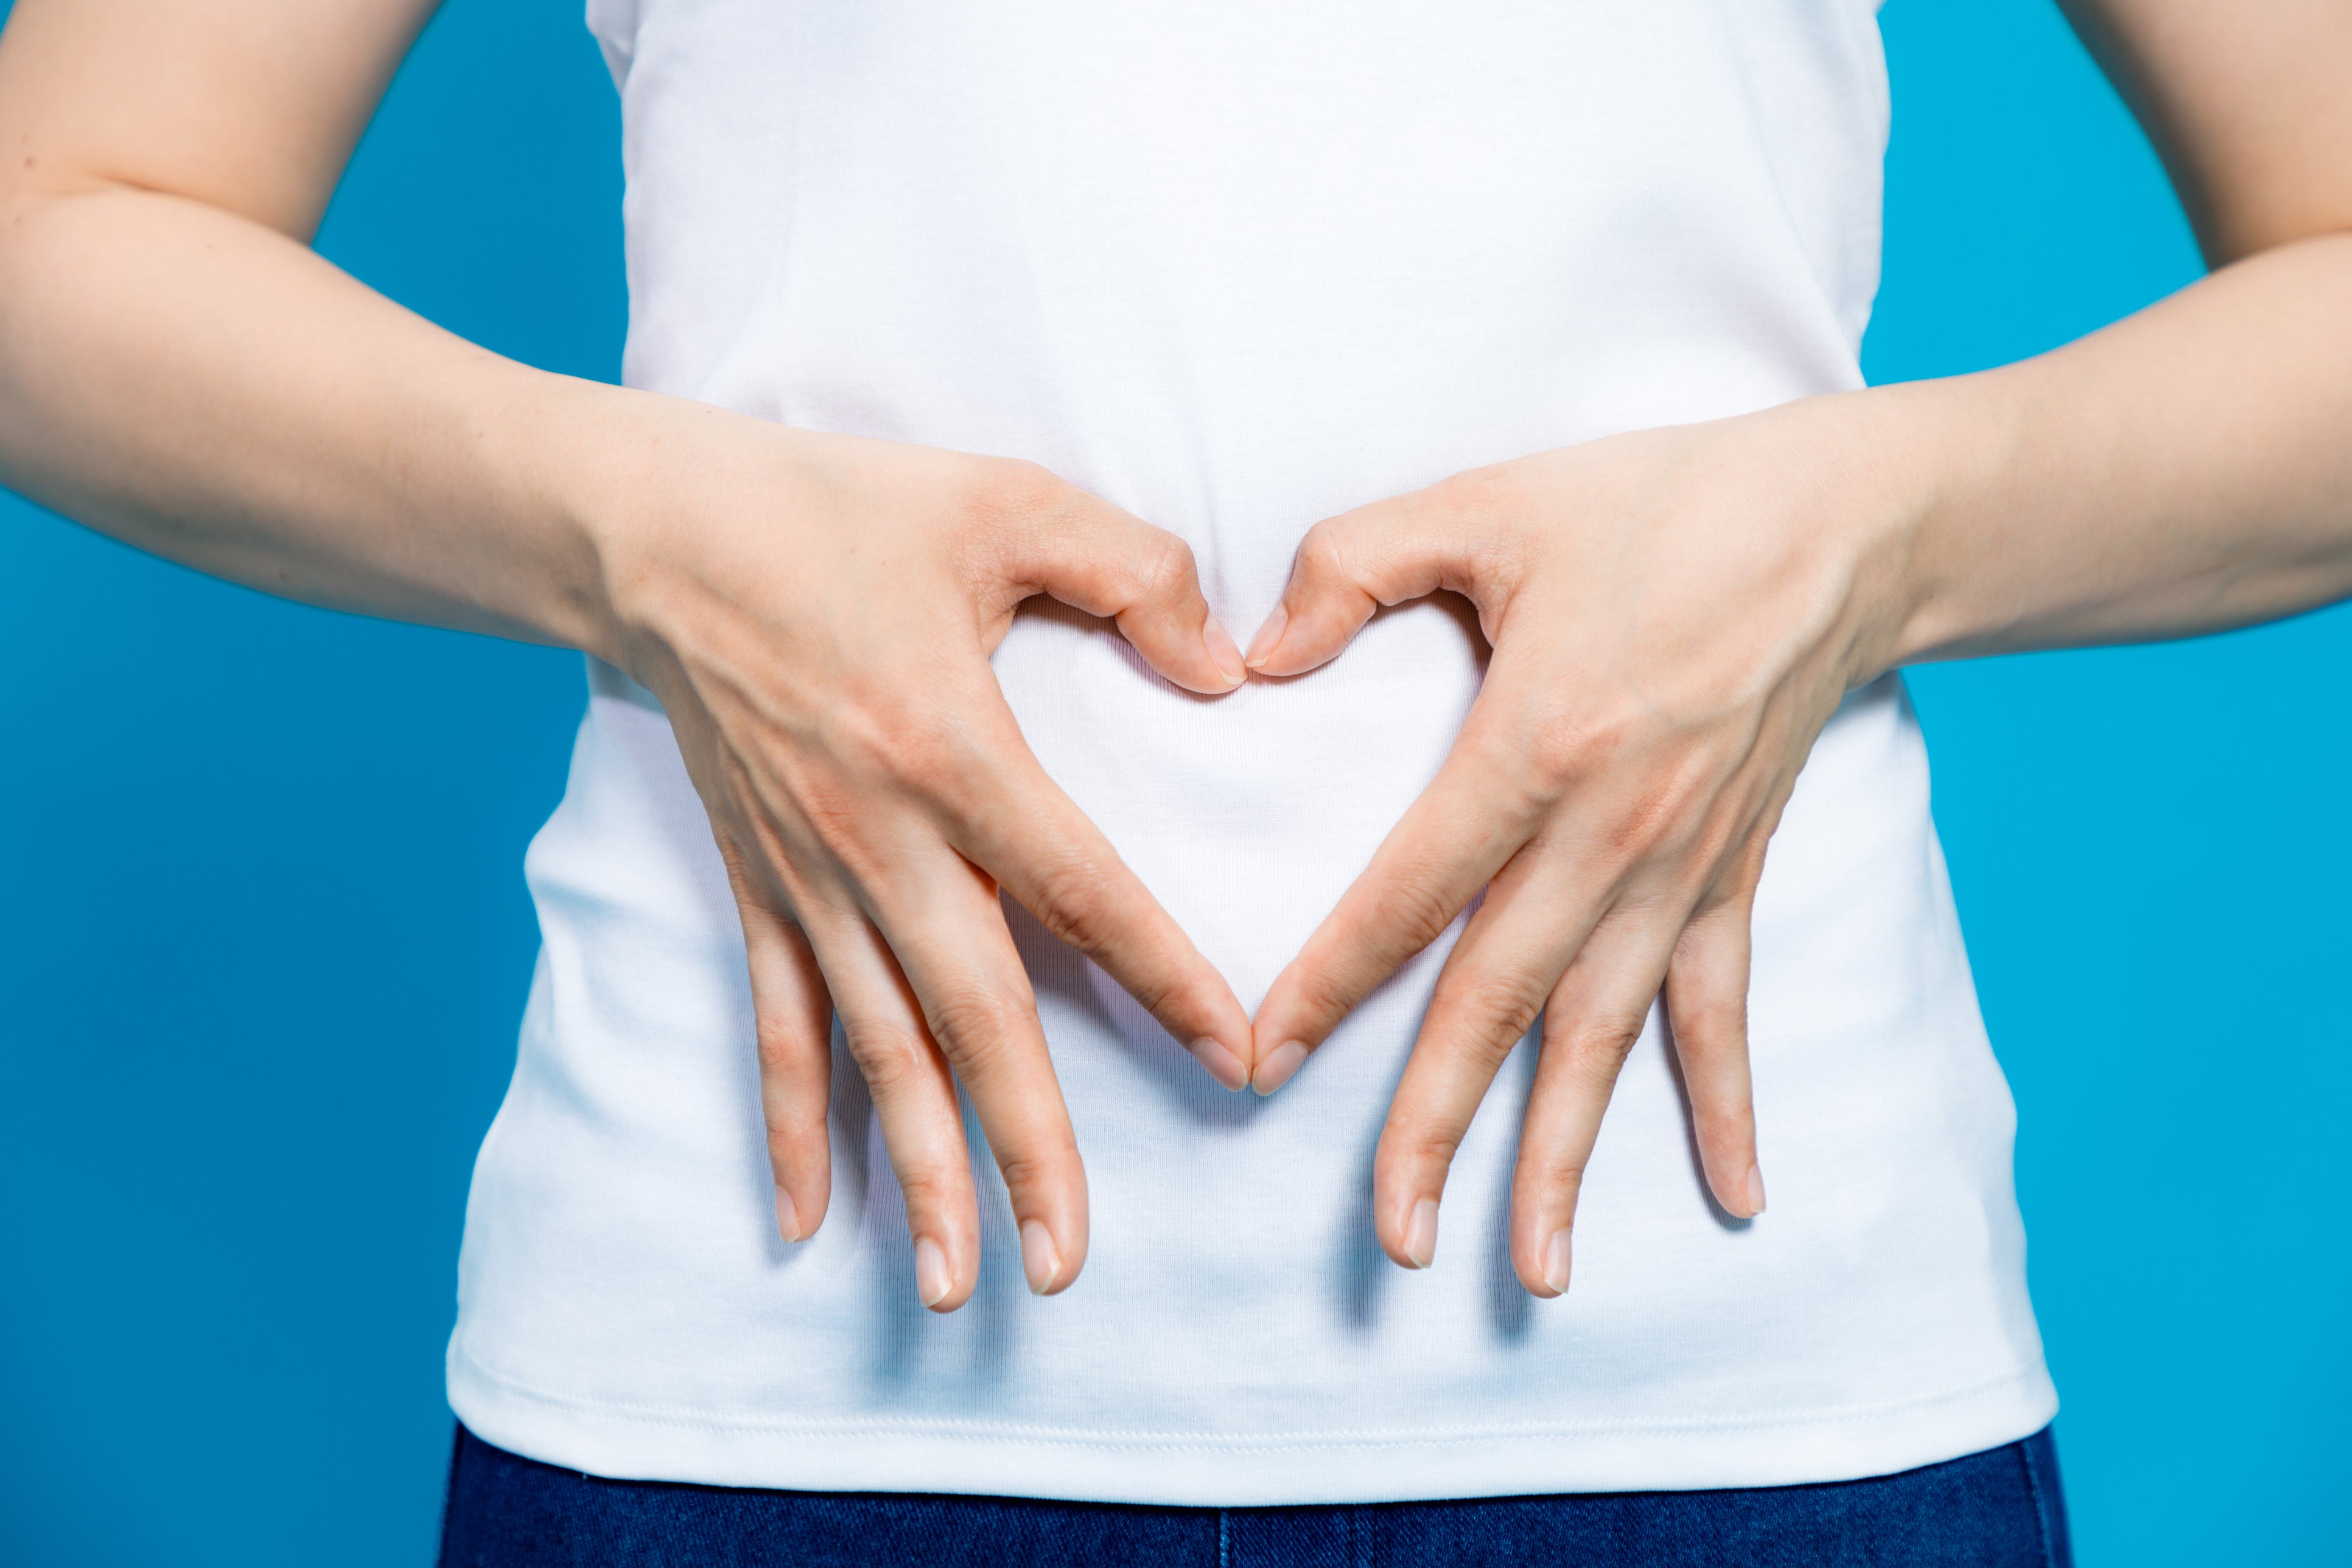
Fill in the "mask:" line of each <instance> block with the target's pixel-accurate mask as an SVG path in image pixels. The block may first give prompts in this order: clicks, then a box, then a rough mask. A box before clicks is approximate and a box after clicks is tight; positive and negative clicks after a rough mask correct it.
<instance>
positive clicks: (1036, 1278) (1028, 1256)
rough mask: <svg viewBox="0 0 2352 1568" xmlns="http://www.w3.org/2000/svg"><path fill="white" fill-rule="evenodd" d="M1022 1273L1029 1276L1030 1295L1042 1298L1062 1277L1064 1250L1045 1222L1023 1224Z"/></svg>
mask: <svg viewBox="0 0 2352 1568" xmlns="http://www.w3.org/2000/svg"><path fill="white" fill-rule="evenodd" d="M1021 1271H1022V1272H1023V1273H1024V1274H1026V1275H1027V1276H1029V1294H1031V1295H1032V1296H1042V1295H1044V1294H1045V1292H1046V1291H1048V1290H1051V1289H1053V1288H1054V1281H1055V1279H1059V1278H1060V1277H1061V1273H1062V1249H1061V1248H1060V1247H1055V1245H1054V1233H1053V1232H1052V1231H1050V1230H1047V1229H1046V1228H1045V1222H1044V1221H1043V1220H1034V1219H1030V1220H1024V1221H1022V1222H1021Z"/></svg>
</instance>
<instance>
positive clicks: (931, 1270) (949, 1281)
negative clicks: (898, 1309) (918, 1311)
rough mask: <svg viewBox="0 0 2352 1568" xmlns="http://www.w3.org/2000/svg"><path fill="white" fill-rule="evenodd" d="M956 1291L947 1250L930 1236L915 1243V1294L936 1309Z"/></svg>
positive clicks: (928, 1305) (927, 1305)
mask: <svg viewBox="0 0 2352 1568" xmlns="http://www.w3.org/2000/svg"><path fill="white" fill-rule="evenodd" d="M1024 1240H1025V1238H1024ZM952 1289H955V1276H953V1275H951V1274H950V1273H949V1272H948V1250H947V1248H946V1247H941V1246H940V1244H939V1243H938V1242H936V1241H933V1240H932V1239H931V1238H930V1237H928V1236H926V1237H921V1238H920V1239H919V1240H918V1241H917V1242H916V1243H915V1294H916V1295H918V1296H920V1297H921V1298H922V1299H923V1305H924V1306H926V1307H936V1306H938V1305H939V1304H940V1302H941V1301H944V1300H947V1299H948V1292H949V1291H950V1290H952Z"/></svg>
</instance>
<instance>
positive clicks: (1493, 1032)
mask: <svg viewBox="0 0 2352 1568" xmlns="http://www.w3.org/2000/svg"><path fill="white" fill-rule="evenodd" d="M1542 1005H1543V992H1542V989H1541V987H1539V986H1538V985H1537V984H1535V983H1534V982H1533V981H1532V980H1531V979H1530V978H1529V977H1528V976H1526V975H1519V974H1491V975H1480V976H1477V977H1476V978H1474V979H1470V980H1465V981H1462V982H1459V983H1457V984H1454V985H1451V986H1446V985H1441V986H1440V988H1439V991H1438V994H1437V996H1436V997H1435V999H1434V1003H1433V1006H1432V1008H1431V1011H1432V1012H1440V1011H1442V1012H1443V1014H1444V1017H1445V1018H1446V1020H1447V1021H1448V1023H1449V1024H1451V1025H1452V1026H1453V1030H1452V1033H1453V1036H1454V1039H1453V1042H1452V1043H1453V1046H1454V1049H1456V1050H1457V1051H1459V1052H1461V1053H1462V1055H1463V1056H1464V1057H1465V1058H1468V1059H1469V1060H1471V1061H1472V1062H1474V1063H1475V1064H1476V1065H1477V1066H1478V1067H1479V1068H1483V1069H1485V1070H1486V1071H1487V1072H1490V1073H1491V1072H1493V1071H1495V1070H1496V1068H1500V1067H1501V1066H1502V1065H1503V1060H1504V1058H1507V1057H1508V1056H1509V1055H1510V1054H1511V1050H1512V1047H1515V1046H1517V1044H1518V1043H1519V1041H1520V1039H1521V1038H1523V1037H1525V1036H1526V1034H1527V1032H1528V1026H1529V1025H1531V1024H1533V1023H1534V1022H1535V1019H1536V1014H1537V1012H1538V1010H1539V1009H1540V1008H1541V1007H1542Z"/></svg>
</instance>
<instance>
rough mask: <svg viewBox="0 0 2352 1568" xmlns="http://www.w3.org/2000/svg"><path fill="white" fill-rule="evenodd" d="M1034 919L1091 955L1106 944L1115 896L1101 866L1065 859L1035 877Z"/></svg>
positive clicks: (1108, 938) (1064, 940)
mask: <svg viewBox="0 0 2352 1568" xmlns="http://www.w3.org/2000/svg"><path fill="white" fill-rule="evenodd" d="M1036 899H1037V909H1036V915H1037V923H1038V924H1040V925H1042V926H1044V927H1045V930H1046V931H1048V932H1049V933H1050V934H1052V935H1053V936H1054V937H1055V939H1056V940H1057V941H1060V942H1065V943H1066V944H1067V945H1069V946H1071V947H1074V948H1076V949H1077V950H1078V951H1079V952H1083V953H1086V954H1087V955H1088V956H1093V955H1095V954H1097V953H1099V952H1102V951H1103V950H1104V949H1105V948H1106V947H1108V945H1109V944H1110V942H1111V937H1112V927H1113V925H1114V923H1115V921H1116V915H1115V913H1114V910H1115V908H1116V904H1117V898H1116V895H1115V894H1114V892H1113V891H1112V889H1111V883H1110V878H1109V877H1108V875H1107V874H1106V873H1105V872H1104V870H1103V869H1102V868H1100V867H1098V866H1096V865H1094V864H1092V863H1091V862H1089V861H1087V860H1084V859H1072V860H1066V861H1065V862H1063V863H1062V864H1060V865H1057V866H1055V867H1053V868H1050V869H1048V870H1047V871H1045V873H1044V874H1043V875H1041V876H1040V877H1039V878H1038V880H1037V888H1036Z"/></svg>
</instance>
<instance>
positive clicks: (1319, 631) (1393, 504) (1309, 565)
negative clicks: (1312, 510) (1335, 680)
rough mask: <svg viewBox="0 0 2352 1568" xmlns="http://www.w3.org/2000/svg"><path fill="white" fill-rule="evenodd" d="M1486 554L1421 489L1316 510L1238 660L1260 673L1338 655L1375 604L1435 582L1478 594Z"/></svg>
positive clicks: (1302, 668) (1413, 594) (1291, 669)
mask: <svg viewBox="0 0 2352 1568" xmlns="http://www.w3.org/2000/svg"><path fill="white" fill-rule="evenodd" d="M1486 553H1487V552H1484V551H1482V550H1480V549H1479V548H1477V545H1476V541H1475V538H1474V536H1473V531H1472V530H1471V529H1470V528H1469V526H1468V525H1467V523H1466V521H1465V520H1464V519H1463V518H1462V517H1461V515H1460V514H1459V513H1457V512H1455V511H1454V510H1452V509H1449V508H1447V507H1444V506H1443V505H1442V504H1440V503H1439V502H1437V500H1435V499H1434V498H1433V493H1432V492H1431V491H1428V490H1422V491H1417V492H1415V493H1414V494H1412V495H1409V496H1399V497H1396V498H1394V499H1392V500H1382V501H1375V502H1373V503H1372V504H1371V505H1370V506H1361V507H1358V508H1357V509H1356V510H1353V511H1348V512H1342V513H1340V514H1339V516H1338V517H1329V518H1325V519H1324V520H1323V521H1321V522H1318V523H1317V524H1316V525H1315V526H1314V527H1313V528H1310V529H1308V530H1307V537H1306V538H1305V539H1302V540H1300V541H1299V542H1298V553H1297V555H1296V556H1295V557H1294V558H1293V559H1292V561H1291V566H1290V582H1289V584H1288V585H1287V586H1286V587H1285V588H1284V589H1283V591H1282V602H1281V603H1280V604H1278V605H1276V606H1275V607H1274V613H1273V614H1272V615H1270V616H1267V617H1266V618H1265V625H1264V626H1260V627H1259V628H1258V631H1257V636H1256V637H1253V638H1251V639H1250V647H1249V652H1248V654H1247V655H1246V656H1245V662H1246V663H1247V664H1248V666H1249V668H1251V669H1253V670H1255V671H1256V672H1257V673H1259V674H1260V675H1274V676H1282V675H1300V674H1303V673H1305V672H1306V671H1307V670H1310V669H1313V668H1315V667H1316V666H1318V665H1319V664H1324V663H1328V661H1329V660H1331V659H1333V658H1338V657H1339V653H1340V650H1342V649H1343V648H1345V647H1347V646H1348V644H1349V641H1350V640H1352V639H1353V638H1354V637H1355V635H1356V634H1357V633H1358V632H1360V631H1361V630H1362V629H1363V627H1364V623H1365V622H1366V621H1369V620H1370V619H1371V618H1372V612H1373V611H1375V610H1377V609H1379V608H1380V607H1381V606H1382V605H1402V604H1403V603H1405V602H1406V601H1407V600H1409V599H1419V598H1423V597H1425V596H1426V595H1431V594H1433V593H1435V592H1437V590H1439V589H1440V588H1451V589H1454V590H1455V591H1457V592H1459V593H1462V594H1465V595H1469V596H1470V597H1471V598H1472V599H1473V600H1477V599H1478V598H1479V597H1480V595H1479V594H1478V592H1477V591H1476V590H1477V589H1478V588H1479V587H1480V586H1481V584H1479V582H1478V578H1479V575H1480V563H1481V560H1482V557H1483V556H1484V555H1486ZM1481 608H1482V609H1483V608H1484V605H1481Z"/></svg>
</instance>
